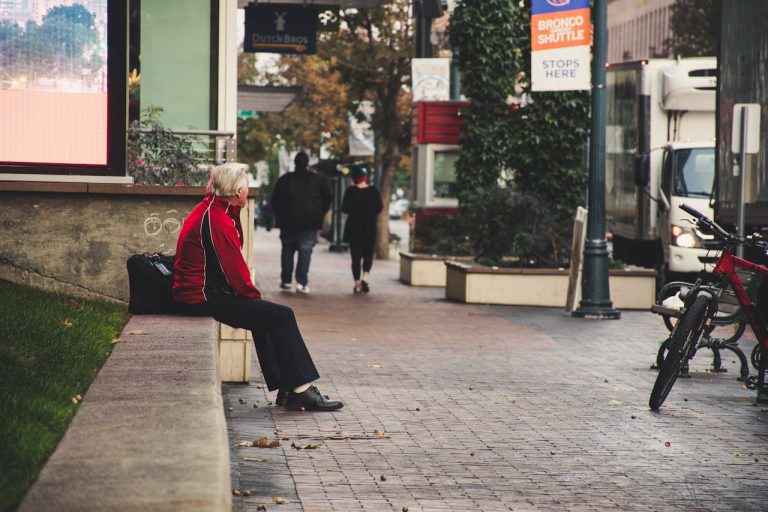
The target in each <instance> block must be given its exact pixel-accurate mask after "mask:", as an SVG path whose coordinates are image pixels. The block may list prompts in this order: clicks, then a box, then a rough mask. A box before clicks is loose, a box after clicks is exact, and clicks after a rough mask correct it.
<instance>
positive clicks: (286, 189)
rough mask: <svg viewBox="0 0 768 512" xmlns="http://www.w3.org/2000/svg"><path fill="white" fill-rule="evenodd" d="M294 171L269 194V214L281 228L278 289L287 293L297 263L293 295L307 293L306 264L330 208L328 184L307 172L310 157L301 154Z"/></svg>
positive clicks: (281, 178)
mask: <svg viewBox="0 0 768 512" xmlns="http://www.w3.org/2000/svg"><path fill="white" fill-rule="evenodd" d="M293 163H294V165H295V170H294V171H293V172H289V173H287V174H284V175H283V176H281V177H280V179H278V180H277V183H275V189H274V191H273V192H272V212H273V213H274V215H275V220H276V221H277V226H278V227H279V228H280V242H281V244H282V251H281V255H280V268H281V271H280V288H281V289H282V290H290V289H291V283H292V282H293V269H294V255H295V254H296V253H297V252H298V258H297V259H296V291H297V292H299V293H309V263H310V260H311V258H312V249H313V248H314V246H315V243H317V232H318V231H319V230H320V229H321V228H322V227H323V216H324V215H325V212H327V211H328V208H329V207H330V206H331V198H332V195H331V186H330V183H328V181H327V180H326V179H325V178H324V177H323V176H320V175H319V174H316V173H314V172H312V171H310V170H309V169H308V166H309V157H308V156H307V154H306V153H304V152H302V151H300V152H298V153H297V154H296V157H295V158H294V159H293Z"/></svg>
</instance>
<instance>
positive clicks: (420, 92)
mask: <svg viewBox="0 0 768 512" xmlns="http://www.w3.org/2000/svg"><path fill="white" fill-rule="evenodd" d="M411 79H412V80H413V98H412V101H413V102H414V103H415V102H417V101H448V100H449V99H450V93H451V90H450V84H451V61H450V59H411Z"/></svg>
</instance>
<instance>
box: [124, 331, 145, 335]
mask: <svg viewBox="0 0 768 512" xmlns="http://www.w3.org/2000/svg"><path fill="white" fill-rule="evenodd" d="M128 334H131V335H133V336H146V335H147V334H148V333H147V331H139V330H136V331H130V332H129V333H128Z"/></svg>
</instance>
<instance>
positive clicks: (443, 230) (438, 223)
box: [412, 215, 472, 256]
mask: <svg viewBox="0 0 768 512" xmlns="http://www.w3.org/2000/svg"><path fill="white" fill-rule="evenodd" d="M468 232H469V230H468V229H467V220H466V219H465V218H464V217H463V216H455V215H432V216H429V217H423V218H420V219H419V222H417V223H416V226H415V227H414V230H413V247H412V248H413V252H415V253H422V254H439V255H442V256H467V255H470V254H472V246H471V244H470V242H469V235H468Z"/></svg>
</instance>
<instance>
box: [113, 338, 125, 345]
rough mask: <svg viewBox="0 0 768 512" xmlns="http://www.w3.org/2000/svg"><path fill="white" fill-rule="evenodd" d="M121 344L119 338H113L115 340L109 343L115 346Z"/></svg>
mask: <svg viewBox="0 0 768 512" xmlns="http://www.w3.org/2000/svg"><path fill="white" fill-rule="evenodd" d="M122 342H123V340H121V339H120V338H115V339H113V340H112V342H111V343H112V344H113V345H117V344H118V343H122Z"/></svg>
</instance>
